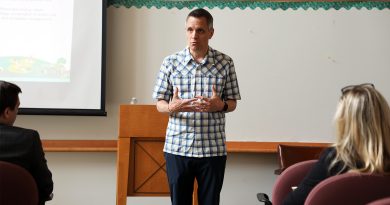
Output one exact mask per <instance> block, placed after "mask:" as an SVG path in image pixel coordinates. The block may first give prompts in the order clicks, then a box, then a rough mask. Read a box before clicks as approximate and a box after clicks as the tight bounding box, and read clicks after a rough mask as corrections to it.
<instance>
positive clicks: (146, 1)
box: [108, 0, 390, 10]
mask: <svg viewBox="0 0 390 205" xmlns="http://www.w3.org/2000/svg"><path fill="white" fill-rule="evenodd" d="M108 6H114V7H122V6H123V7H126V8H130V7H136V8H141V7H147V8H151V7H156V8H158V9H160V8H163V7H166V8H168V9H172V8H178V9H182V8H190V9H192V8H195V7H208V8H210V9H212V8H220V9H224V8H230V9H235V8H240V9H246V8H251V9H255V8H260V9H263V10H264V9H272V10H275V9H283V10H287V9H293V10H297V9H300V8H301V9H304V10H307V9H314V10H317V9H325V10H328V9H336V10H339V9H347V10H349V9H351V8H356V9H362V8H366V9H369V10H371V9H379V10H382V9H389V8H390V2H389V1H332V2H330V1H323V2H319V1H311V2H307V1H300V2H296V1H294V2H293V1H285V2H276V1H250V0H241V1H230V0H225V1H222V0H214V1H197V0H108Z"/></svg>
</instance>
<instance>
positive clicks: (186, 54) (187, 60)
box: [182, 46, 215, 65]
mask: <svg viewBox="0 0 390 205" xmlns="http://www.w3.org/2000/svg"><path fill="white" fill-rule="evenodd" d="M205 59H206V61H204V63H203V64H207V63H210V64H214V63H215V60H214V49H213V48H211V47H210V46H209V50H208V51H207V55H206V56H205ZM191 60H194V59H193V57H192V55H191V53H190V49H189V48H188V47H186V48H185V49H184V58H183V61H182V62H183V65H187V64H188V63H190V62H191Z"/></svg>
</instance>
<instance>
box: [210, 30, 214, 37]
mask: <svg viewBox="0 0 390 205" xmlns="http://www.w3.org/2000/svg"><path fill="white" fill-rule="evenodd" d="M213 35H214V28H212V29H210V35H209V39H211V38H212V37H213Z"/></svg>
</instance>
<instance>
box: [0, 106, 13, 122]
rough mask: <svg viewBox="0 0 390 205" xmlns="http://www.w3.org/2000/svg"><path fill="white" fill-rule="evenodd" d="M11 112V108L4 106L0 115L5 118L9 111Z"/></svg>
mask: <svg viewBox="0 0 390 205" xmlns="http://www.w3.org/2000/svg"><path fill="white" fill-rule="evenodd" d="M10 112H11V108H9V107H6V108H5V110H4V112H3V114H1V116H2V117H3V118H4V119H7V118H8V117H9V113H10Z"/></svg>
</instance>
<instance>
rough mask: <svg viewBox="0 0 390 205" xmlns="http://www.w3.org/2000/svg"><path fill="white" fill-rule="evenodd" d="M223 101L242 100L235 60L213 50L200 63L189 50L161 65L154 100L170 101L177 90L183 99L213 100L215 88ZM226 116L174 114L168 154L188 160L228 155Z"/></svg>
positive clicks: (167, 143)
mask: <svg viewBox="0 0 390 205" xmlns="http://www.w3.org/2000/svg"><path fill="white" fill-rule="evenodd" d="M213 86H215V88H216V91H217V94H218V95H219V96H220V97H221V99H222V100H240V99H241V96H240V91H239V88H238V82H237V76H236V72H235V68H234V63H233V60H232V59H231V58H230V57H229V56H227V55H225V54H223V53H221V52H219V51H217V50H214V49H212V48H211V47H209V50H208V53H207V56H206V57H205V58H204V60H203V61H202V62H201V63H197V62H196V61H195V60H194V59H193V58H192V56H191V54H190V52H189V49H188V48H185V49H184V50H182V51H180V52H178V53H175V54H173V55H170V56H168V57H166V58H165V59H164V61H163V63H162V65H161V68H160V72H159V74H158V77H157V82H156V85H155V87H154V91H153V98H154V99H157V100H166V101H167V102H169V100H170V99H171V98H172V96H173V89H174V88H175V87H177V88H179V97H180V98H182V99H190V98H193V97H195V96H203V97H207V98H209V97H211V96H212V87H213ZM225 141H226V138H225V113H224V112H175V113H170V116H169V122H168V127H167V132H166V139H165V145H164V152H167V153H171V154H175V155H181V156H187V157H213V156H223V155H226V147H225Z"/></svg>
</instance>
